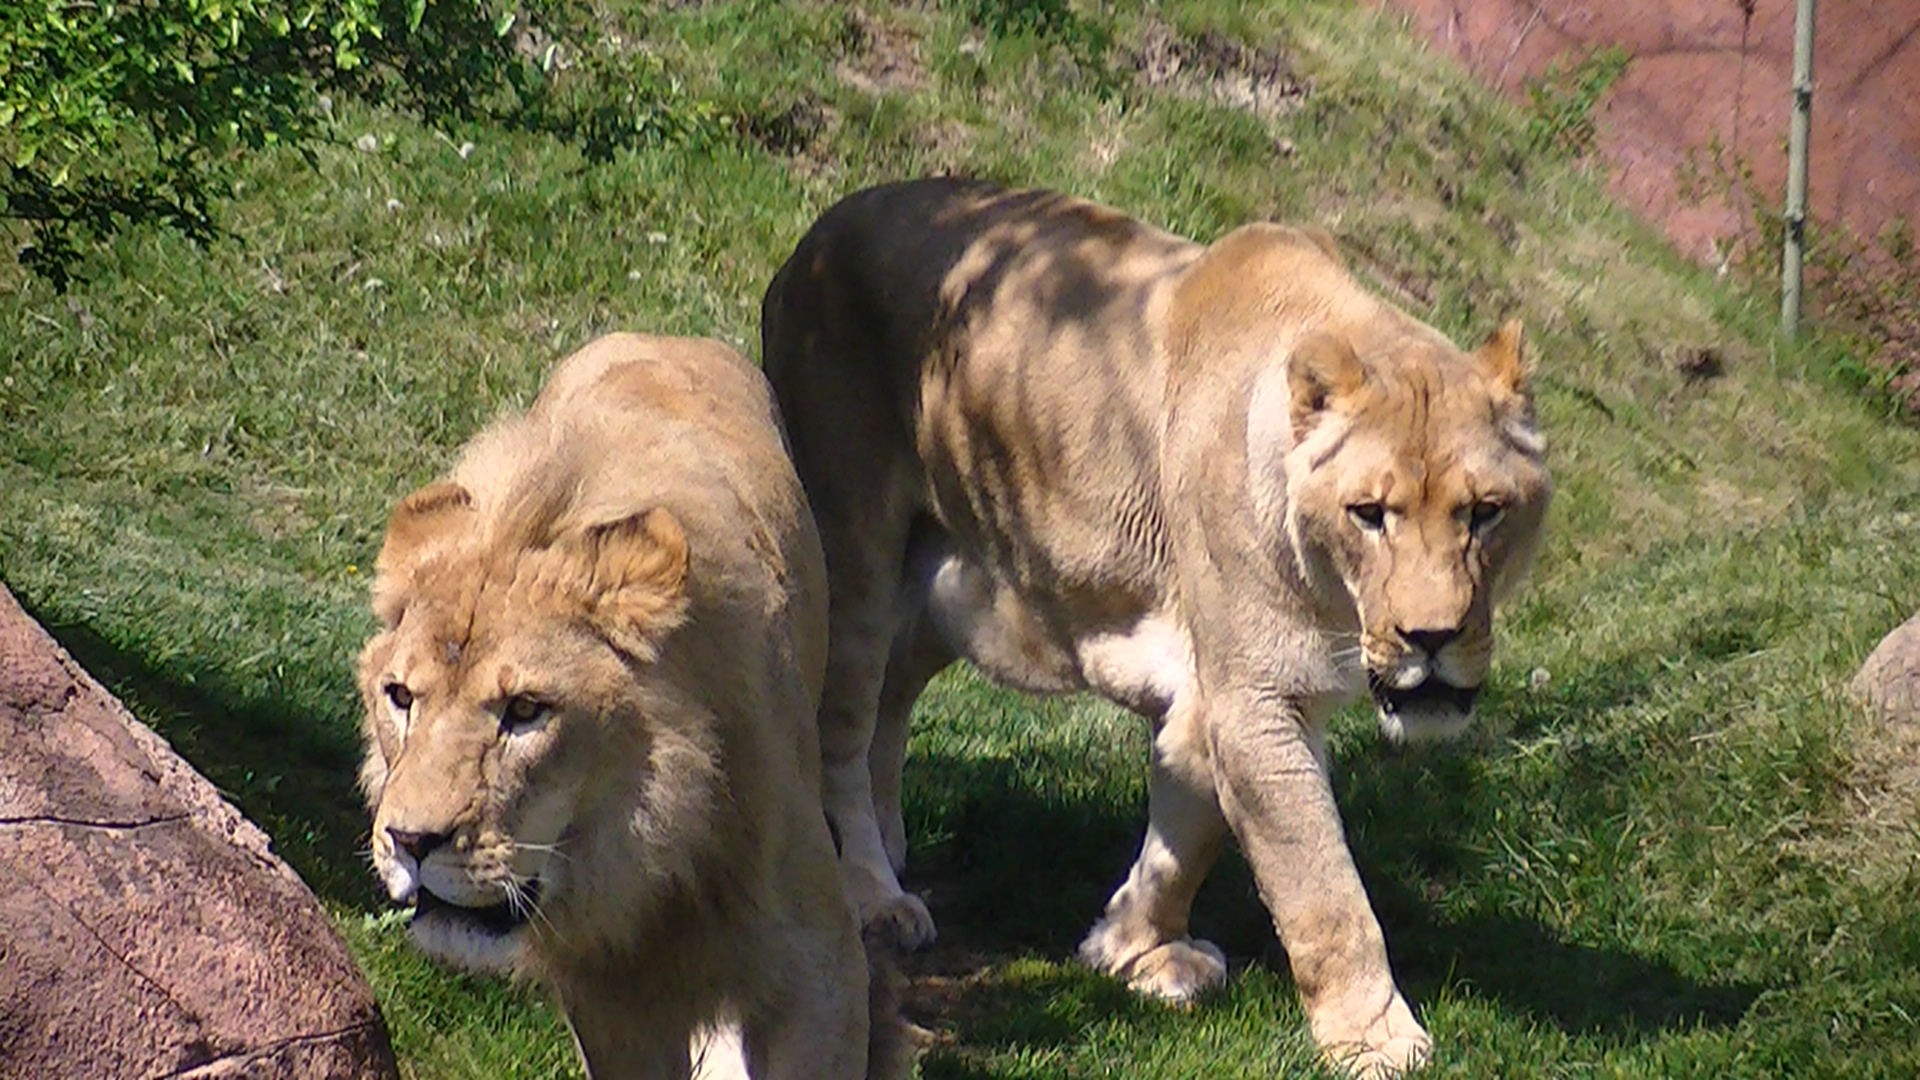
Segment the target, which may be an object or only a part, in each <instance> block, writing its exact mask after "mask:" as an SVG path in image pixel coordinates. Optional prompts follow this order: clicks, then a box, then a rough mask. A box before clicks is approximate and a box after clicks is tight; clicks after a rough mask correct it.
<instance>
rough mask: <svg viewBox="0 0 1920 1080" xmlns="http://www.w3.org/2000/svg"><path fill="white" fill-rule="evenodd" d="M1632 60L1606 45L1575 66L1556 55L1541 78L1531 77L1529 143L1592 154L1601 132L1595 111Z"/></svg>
mask: <svg viewBox="0 0 1920 1080" xmlns="http://www.w3.org/2000/svg"><path fill="white" fill-rule="evenodd" d="M1632 59H1633V58H1632V57H1631V56H1629V55H1628V54H1627V51H1626V50H1625V49H1622V48H1621V47H1620V46H1618V45H1608V46H1607V47H1605V48H1603V49H1597V50H1595V51H1593V52H1591V53H1588V54H1587V55H1586V56H1585V57H1582V58H1581V59H1580V61H1579V62H1578V63H1575V64H1573V65H1571V66H1568V65H1566V64H1563V63H1561V62H1560V61H1558V60H1556V61H1554V62H1553V63H1551V64H1549V65H1547V70H1546V71H1545V72H1543V73H1542V74H1541V75H1540V77H1539V78H1537V79H1530V80H1528V82H1527V103H1528V105H1529V106H1530V107H1531V111H1532V116H1531V118H1530V119H1529V120H1528V121H1527V142H1528V144H1529V145H1530V146H1531V147H1532V148H1533V149H1534V150H1536V151H1556V152H1559V153H1563V154H1566V155H1568V156H1569V157H1575V158H1579V157H1585V156H1586V155H1587V154H1588V153H1590V152H1591V151H1592V150H1593V144H1594V139H1595V138H1596V137H1597V136H1598V131H1597V130H1596V129H1595V127H1594V123H1593V110H1594V108H1595V106H1597V105H1599V104H1600V99H1601V98H1603V97H1605V96H1606V95H1607V91H1608V90H1610V89H1612V88H1613V84H1614V83H1615V82H1618V81H1619V79H1620V76H1621V75H1623V74H1625V73H1626V70H1627V65H1628V64H1629V63H1631V62H1632Z"/></svg>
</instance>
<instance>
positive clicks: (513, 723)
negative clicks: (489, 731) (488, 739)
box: [500, 694, 553, 731]
mask: <svg viewBox="0 0 1920 1080" xmlns="http://www.w3.org/2000/svg"><path fill="white" fill-rule="evenodd" d="M552 711H553V707H552V706H551V705H548V704H547V703H546V702H544V701H541V700H539V699H537V698H530V697H527V696H526V695H524V694H516V695H514V696H513V697H511V698H508V699H507V707H506V708H505V709H503V710H501V714H500V723H501V726H502V727H505V728H506V729H507V730H508V731H517V730H519V729H522V728H529V727H532V726H533V725H535V724H537V723H539V722H540V721H542V720H544V719H546V718H547V714H548V713H550V712H552Z"/></svg>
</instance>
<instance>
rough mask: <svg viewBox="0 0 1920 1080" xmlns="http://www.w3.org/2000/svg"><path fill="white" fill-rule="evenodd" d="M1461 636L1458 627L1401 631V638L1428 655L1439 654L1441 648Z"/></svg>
mask: <svg viewBox="0 0 1920 1080" xmlns="http://www.w3.org/2000/svg"><path fill="white" fill-rule="evenodd" d="M1459 636H1460V630H1459V628H1458V627H1454V628H1452V629H1447V630H1402V631H1400V639H1401V640H1402V641H1405V642H1406V643H1407V644H1409V645H1411V646H1413V647H1414V648H1416V649H1419V650H1420V651H1421V652H1424V653H1426V654H1427V655H1428V656H1439V655H1440V650H1441V649H1444V648H1446V646H1447V642H1449V641H1452V640H1453V639H1454V638H1457V637H1459Z"/></svg>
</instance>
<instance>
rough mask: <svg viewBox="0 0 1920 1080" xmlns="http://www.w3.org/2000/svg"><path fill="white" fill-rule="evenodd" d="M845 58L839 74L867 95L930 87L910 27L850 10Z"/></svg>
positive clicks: (844, 32)
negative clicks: (907, 28) (909, 30)
mask: <svg viewBox="0 0 1920 1080" xmlns="http://www.w3.org/2000/svg"><path fill="white" fill-rule="evenodd" d="M840 34H841V47H842V49H843V50H844V55H843V57H842V58H841V60H840V63H839V65H838V66H837V68H836V71H837V72H838V73H839V75H840V78H841V79H842V80H844V81H845V82H846V83H847V84H848V85H850V86H852V87H853V88H854V89H856V90H859V91H861V92H862V93H867V94H884V93H891V92H895V91H911V90H918V89H920V88H921V87H923V86H925V85H927V69H926V66H925V65H924V64H922V63H921V62H920V39H919V38H918V37H915V36H914V35H913V34H912V33H909V32H908V31H907V30H906V28H904V27H902V26H899V25H897V24H895V23H892V22H887V21H884V20H880V19H876V18H874V17H873V16H871V15H869V14H867V13H866V12H864V11H862V10H860V9H859V8H849V9H848V10H847V12H846V14H845V15H844V16H843V18H842V22H841V24H840Z"/></svg>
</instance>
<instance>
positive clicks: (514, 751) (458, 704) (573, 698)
mask: <svg viewBox="0 0 1920 1080" xmlns="http://www.w3.org/2000/svg"><path fill="white" fill-rule="evenodd" d="M523 509H524V507H523ZM687 565H688V551H687V543H686V539H685V536H684V534H683V533H682V531H681V528H680V526H679V525H678V523H677V522H676V520H675V519H674V517H673V516H672V515H671V514H669V513H668V512H667V511H665V510H661V509H655V510H651V511H648V512H644V513H640V514H635V515H632V516H628V517H622V518H618V519H616V520H612V521H605V522H591V521H589V522H581V521H577V520H570V519H569V518H568V517H566V516H558V517H556V516H555V514H553V513H546V514H533V515H531V516H527V515H524V514H523V515H522V516H521V517H520V519H518V520H515V521H503V520H501V519H500V518H499V517H498V516H497V515H489V514H486V513H483V512H482V511H481V510H480V509H479V508H477V507H476V505H475V500H474V498H473V497H472V496H471V495H470V493H469V492H468V490H467V489H465V488H463V487H461V486H459V485H457V484H455V483H451V482H444V483H439V484H435V485H432V486H430V487H427V488H424V489H422V490H420V491H418V492H415V493H414V494H412V495H410V496H408V497H407V498H406V499H405V500H404V501H402V503H401V504H400V506H399V507H398V508H397V509H396V510H395V511H394V513H393V517H392V520H391V523H390V525H389V528H388V533H387V539H386V543H385V546H384V548H383V549H382V552H381V555H380V562H379V567H378V575H377V579H376V583H375V587H374V608H375V612H376V614H377V615H378V616H379V618H380V620H381V622H382V624H383V625H382V628H381V629H380V631H379V632H378V633H377V634H376V635H375V636H374V637H373V639H372V640H371V641H370V642H369V643H368V644H367V646H366V649H365V650H364V651H363V653H362V654H361V657H360V664H359V668H360V685H361V692H362V696H363V698H364V701H365V706H366V716H365V722H364V729H365V735H366V745H367V754H366V759H365V763H364V765H363V767H362V770H361V779H362V784H363V787H364V789H365V791H366V795H367V799H368V802H369V804H370V806H371V807H372V808H373V812H374V824H373V836H372V851H373V862H374V866H375V869H376V870H377V871H378V872H379V875H380V877H381V879H382V880H383V881H384V882H385V884H386V888H387V892H388V894H389V895H390V896H391V897H392V898H393V899H394V900H395V901H396V902H399V903H412V904H414V905H415V916H414V919H413V924H412V925H413V934H414V937H415V940H416V941H417V942H418V943H419V944H420V945H421V946H422V947H423V948H425V949H426V950H427V951H428V952H430V953H433V954H435V955H438V956H440V957H442V958H443V959H447V960H450V961H453V962H455V963H458V964H461V965H463V966H467V967H472V968H479V969H515V968H520V967H522V966H523V965H524V964H525V962H526V961H527V960H528V959H529V957H528V955H527V948H526V947H527V945H528V944H529V942H530V941H531V940H536V939H538V940H542V941H543V942H544V941H545V939H546V938H547V937H550V938H552V939H553V940H555V941H566V942H567V944H568V945H569V946H571V947H581V946H585V947H592V943H591V942H583V941H580V940H578V936H579V935H580V934H583V933H591V929H590V928H592V927H597V926H618V925H624V924H626V923H629V922H631V919H630V918H625V919H623V918H621V917H618V916H613V917H609V915H608V913H607V911H605V910H600V909H607V908H611V909H613V910H615V911H618V910H621V909H625V910H629V911H631V910H637V909H638V907H639V906H640V905H641V904H643V903H644V901H645V900H646V898H645V897H640V896H636V895H634V893H635V890H636V889H639V888H642V887H645V886H644V881H645V879H644V878H643V877H642V876H640V875H634V874H632V873H631V872H630V871H625V872H614V873H611V874H609V876H607V877H606V878H605V880H601V879H600V878H597V877H596V876H595V874H596V872H597V868H599V867H604V866H613V867H632V866H634V865H636V864H639V865H649V866H651V860H652V858H653V856H654V854H655V852H654V851H653V850H652V849H650V848H649V845H655V846H658V845H659V841H660V840H661V838H658V837H652V836H650V835H649V832H648V828H649V826H648V825H647V823H649V822H673V821H681V822H684V821H697V820H702V816H701V815H698V814H675V813H673V812H672V811H673V810H674V809H675V808H674V807H673V806H672V805H670V804H671V803H672V801H673V800H676V799H695V800H704V799H706V798H709V797H710V796H711V794H712V793H711V792H710V791H708V790H706V788H705V786H704V785H703V782H702V778H703V777H706V778H708V779H711V777H712V774H713V772H714V770H715V769H716V768H717V767H716V766H715V765H714V760H713V759H714V754H713V748H712V747H708V746H703V745H700V744H699V741H698V736H697V735H695V734H693V733H691V732H690V731H688V730H681V729H678V728H676V726H675V725H674V724H673V723H672V722H671V718H672V717H673V716H675V715H679V714H682V713H684V712H685V709H686V706H685V705H684V704H683V703H680V702H676V701H675V700H673V690H672V687H671V682H672V680H670V679H661V678H648V677H644V676H645V675H646V674H647V673H648V672H649V669H650V668H651V667H652V666H653V665H654V664H655V663H656V661H657V659H658V657H657V647H658V644H659V642H660V641H661V640H662V638H663V637H664V635H666V634H667V633H668V632H669V631H670V630H672V628H673V627H674V626H675V625H676V624H677V622H678V621H679V620H681V618H682V617H683V613H684V608H685V590H684V584H685V577H686V572H687ZM636 761H639V762H648V763H650V765H651V766H652V768H650V769H648V770H646V771H645V772H644V773H643V774H636V770H634V769H633V768H632V767H631V766H630V765H627V766H626V767H624V768H615V767H612V766H610V765H609V764H608V763H610V762H619V763H631V762H636ZM663 803H664V804H669V805H659V804H663ZM636 823H637V824H636ZM676 839H677V840H680V841H682V843H681V844H680V845H679V847H678V848H676V850H681V851H685V850H691V849H695V848H697V847H698V845H697V844H686V843H684V841H685V840H686V839H687V838H684V837H682V838H676ZM607 847H614V848H618V850H602V848H607ZM661 850H665V848H661ZM660 869H662V870H664V871H666V873H665V874H663V875H661V876H664V877H668V878H670V877H671V876H672V873H671V871H672V869H673V868H672V867H670V866H669V867H661V868H660ZM543 936H544V937H543Z"/></svg>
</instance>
